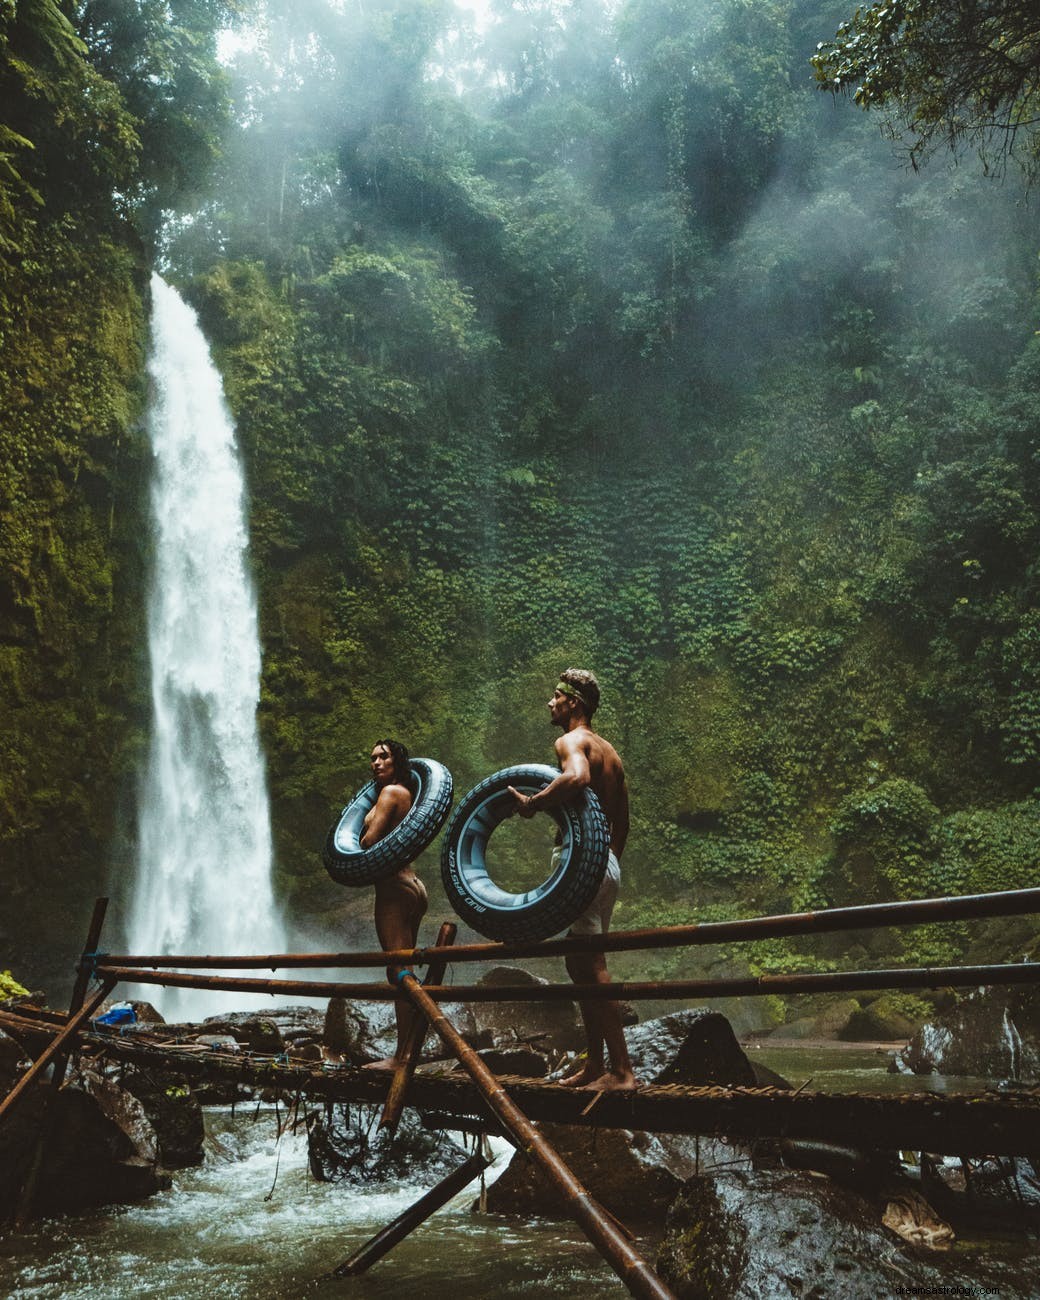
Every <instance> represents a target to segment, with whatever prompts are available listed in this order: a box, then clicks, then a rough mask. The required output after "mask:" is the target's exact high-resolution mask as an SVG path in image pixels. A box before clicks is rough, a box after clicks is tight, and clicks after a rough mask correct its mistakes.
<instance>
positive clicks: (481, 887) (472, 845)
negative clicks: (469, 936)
mask: <svg viewBox="0 0 1040 1300" xmlns="http://www.w3.org/2000/svg"><path fill="white" fill-rule="evenodd" d="M558 775H559V771H558V769H557V768H554V767H549V766H548V765H547V764H544V763H523V764H519V765H518V766H516V767H507V768H503V769H502V770H501V771H500V772H495V773H493V774H492V775H491V776H489V777H487V778H486V779H485V780H483V781H481V782H480V784H479V785H475V786H474V787H473V789H472V790H470V791H469V793H468V794H467V795H466V796H465V798H463V799H462V800H461V802H460V803H459V806H458V808H457V809H456V810H455V815H454V816H453V817H452V819H451V821H450V823H449V824H448V830H447V833H446V835H445V838H444V846H443V848H442V850H441V879H442V880H443V882H444V888H445V890H446V892H447V895H448V901H449V902H450V903H451V905H452V907H454V909H455V911H456V912H457V913H458V915H459V916H460V917H461V918H462V920H464V921H465V922H466V923H467V925H470V926H471V927H472V928H473V929H474V930H476V932H477V933H478V934H480V935H483V936H484V938H485V939H496V940H498V941H500V942H503V943H518V942H523V941H526V940H534V941H536V940H539V939H547V938H549V936H550V935H553V934H559V933H560V931H562V930H566V929H567V927H568V926H569V925H571V924H573V922H575V921H576V920H577V919H578V917H579V916H581V914H582V913H583V912H584V911H585V910H586V909H587V908H588V907H589V905H590V904H591V903H592V901H593V899H594V898H595V897H596V894H597V893H598V892H599V888H600V885H601V884H602V883H603V876H604V874H605V872H606V869H607V856H608V853H609V851H610V828H609V826H608V825H607V819H606V817H605V816H604V815H603V810H602V808H601V807H600V804H599V800H598V799H597V798H596V795H595V794H594V793H593V791H592V790H589V789H587V788H586V789H585V790H583V791H582V792H581V795H580V796H579V797H578V798H577V799H575V800H574V801H573V802H571V803H568V804H563V805H560V806H559V807H556V808H551V809H547V810H546V811H547V813H548V815H549V816H550V817H552V819H553V820H554V821H555V822H556V825H557V828H558V829H559V832H560V854H559V858H558V861H557V862H556V863H555V865H553V866H552V867H551V868H550V869H549V871H548V874H547V875H546V878H545V879H544V880H543V881H542V882H541V884H539V885H536V886H535V887H534V888H533V889H527V890H524V891H523V892H522V893H510V892H509V891H508V890H505V889H502V888H501V887H500V886H499V885H497V884H495V882H494V881H493V880H492V879H491V876H490V873H489V871H488V866H487V847H488V841H489V840H490V839H491V836H492V833H493V832H494V830H495V829H496V827H498V826H500V825H501V824H502V822H503V821H505V820H506V818H508V817H511V816H513V815H514V814H515V812H516V800H515V799H514V798H513V796H512V795H511V794H510V793H509V788H508V787H509V786H513V787H514V788H515V789H517V790H519V791H521V793H523V794H534V793H536V792H537V791H538V790H543V789H544V788H545V787H546V786H547V785H548V784H549V782H550V781H552V780H553V778H554V777H556V776H558Z"/></svg>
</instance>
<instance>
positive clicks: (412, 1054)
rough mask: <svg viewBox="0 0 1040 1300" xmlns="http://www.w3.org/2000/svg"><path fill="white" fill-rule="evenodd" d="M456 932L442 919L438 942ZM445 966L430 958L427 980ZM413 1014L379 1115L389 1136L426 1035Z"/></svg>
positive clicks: (433, 980)
mask: <svg viewBox="0 0 1040 1300" xmlns="http://www.w3.org/2000/svg"><path fill="white" fill-rule="evenodd" d="M457 932H458V926H457V925H455V923H454V922H453V921H443V922H442V923H441V928H440V931H439V933H438V935H437V946H438V947H439V948H447V947H449V946H450V945H451V944H452V943H454V941H455V935H456V933H457ZM447 967H448V963H447V961H445V960H443V959H440V960H437V961H433V962H431V963H430V969H429V970H428V971H427V972H426V981H427V982H428V983H430V984H440V982H441V981H442V980H443V979H444V972H445V971H446V970H447ZM412 1014H413V1016H414V1020H413V1022H412V1026H411V1029H410V1031H409V1034H408V1039H407V1042H406V1043H405V1046H404V1053H403V1057H402V1059H401V1060H400V1061H399V1062H398V1064H397V1068H396V1069H395V1070H394V1077H393V1078H392V1079H391V1080H390V1091H389V1092H388V1093H387V1094H386V1101H385V1102H384V1104H383V1113H382V1114H381V1115H380V1117H379V1127H380V1128H381V1129H383V1128H386V1129H389V1130H390V1136H391V1137H393V1136H394V1134H395V1133H396V1132H397V1127H398V1125H399V1124H400V1123H401V1115H402V1113H403V1111H404V1097H405V1093H406V1092H407V1091H408V1085H409V1083H410V1082H411V1080H412V1075H413V1074H414V1073H415V1067H416V1066H417V1065H418V1064H419V1054H420V1053H421V1052H422V1045H423V1042H424V1041H425V1039H426V1030H427V1025H426V1020H425V1018H424V1017H422V1016H419V1015H418V1014H416V1013H415V1012H414V1011H413V1013H412Z"/></svg>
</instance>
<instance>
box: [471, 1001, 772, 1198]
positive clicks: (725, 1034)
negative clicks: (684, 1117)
mask: <svg viewBox="0 0 1040 1300" xmlns="http://www.w3.org/2000/svg"><path fill="white" fill-rule="evenodd" d="M625 1037H626V1040H627V1042H628V1049H629V1054H630V1055H631V1057H632V1066H633V1069H634V1070H635V1073H636V1077H637V1078H638V1079H640V1080H642V1081H643V1082H644V1083H688V1084H692V1085H711V1084H723V1085H732V1086H753V1085H754V1083H755V1073H754V1070H753V1069H752V1067H751V1064H750V1062H749V1061H748V1059H747V1057H746V1056H745V1055H744V1053H743V1051H742V1050H741V1048H740V1044H739V1043H738V1042H737V1040H736V1037H735V1036H734V1033H733V1030H732V1028H731V1026H730V1024H729V1021H728V1020H727V1019H726V1018H725V1016H721V1015H719V1013H718V1012H717V1011H707V1010H705V1009H704V1008H695V1009H693V1010H689V1011H677V1012H674V1013H673V1014H671V1015H667V1016H662V1017H661V1018H660V1019H658V1020H650V1021H647V1022H646V1024H642V1025H638V1026H636V1027H635V1028H634V1029H631V1030H626V1033H625ZM589 1097H590V1100H591V1098H592V1094H589ZM542 1132H543V1133H545V1135H546V1137H547V1138H548V1139H549V1141H550V1142H551V1143H552V1144H553V1146H554V1147H556V1149H557V1151H558V1152H559V1153H560V1155H561V1156H562V1157H563V1159H564V1160H565V1161H566V1162H567V1164H568V1165H570V1167H571V1169H572V1170H573V1171H574V1173H575V1175H576V1177H577V1178H579V1179H580V1180H581V1182H583V1183H584V1184H585V1186H586V1187H587V1188H588V1190H589V1191H590V1192H591V1193H592V1195H593V1196H595V1197H596V1199H597V1200H598V1201H600V1202H601V1203H602V1204H603V1205H605V1206H606V1207H607V1209H608V1210H610V1211H611V1213H613V1214H616V1215H617V1216H618V1218H620V1219H621V1220H622V1221H624V1222H637V1223H638V1222H652V1221H654V1220H657V1221H660V1218H661V1216H662V1215H663V1214H664V1212H665V1210H666V1209H667V1207H668V1205H669V1204H670V1203H671V1201H672V1200H673V1198H674V1197H675V1196H676V1195H677V1194H678V1192H679V1190H680V1188H681V1187H682V1185H683V1182H684V1180H685V1179H686V1178H688V1177H690V1176H691V1175H693V1174H694V1173H697V1172H703V1171H704V1170H706V1169H713V1168H716V1167H718V1166H721V1165H727V1166H729V1165H733V1164H737V1165H742V1166H745V1167H747V1168H750V1167H751V1157H750V1154H749V1152H748V1151H747V1149H746V1148H744V1147H742V1146H740V1145H739V1144H736V1143H729V1142H726V1141H724V1140H721V1139H717V1138H696V1137H688V1136H685V1135H682V1134H658V1135H653V1134H649V1133H630V1132H629V1131H628V1130H626V1129H582V1128H576V1127H574V1126H572V1125H551V1124H546V1125H542ZM487 1207H488V1209H489V1210H490V1211H491V1212H492V1213H499V1214H518V1215H524V1216H530V1215H541V1216H543V1217H544V1216H546V1215H548V1216H551V1217H561V1218H562V1217H565V1216H566V1213H567V1211H566V1209H565V1206H564V1203H563V1202H562V1200H561V1199H560V1198H559V1195H558V1194H557V1193H556V1191H555V1189H554V1188H553V1187H552V1186H551V1184H550V1183H549V1182H548V1180H547V1179H546V1178H545V1177H544V1176H543V1175H542V1174H541V1172H540V1171H539V1169H538V1168H537V1166H535V1165H534V1164H533V1163H531V1162H530V1161H528V1160H527V1159H526V1158H525V1157H523V1156H521V1155H519V1154H517V1155H515V1156H513V1158H512V1160H511V1161H510V1162H509V1165H508V1166H507V1168H506V1170H505V1172H504V1173H503V1174H502V1176H501V1177H500V1178H499V1179H498V1180H497V1182H495V1183H493V1184H492V1185H491V1187H489V1188H488V1191H487Z"/></svg>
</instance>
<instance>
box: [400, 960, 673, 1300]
mask: <svg viewBox="0 0 1040 1300" xmlns="http://www.w3.org/2000/svg"><path fill="white" fill-rule="evenodd" d="M399 983H400V985H401V988H402V989H403V990H404V991H405V993H406V994H407V995H408V997H409V998H410V999H411V1000H412V1002H413V1003H414V1005H415V1006H416V1007H417V1008H418V1009H419V1010H420V1011H421V1012H422V1013H423V1015H424V1016H425V1017H426V1018H427V1020H429V1022H430V1024H431V1025H432V1026H433V1028H434V1029H435V1030H436V1031H437V1035H438V1037H439V1038H440V1040H441V1042H442V1043H443V1044H444V1045H445V1047H447V1048H448V1050H449V1051H451V1052H454V1053H455V1055H456V1057H458V1060H459V1064H460V1065H461V1066H462V1067H463V1069H464V1070H465V1071H466V1073H467V1074H468V1075H469V1076H470V1078H471V1079H472V1080H473V1082H474V1083H475V1084H476V1086H477V1088H478V1090H479V1091H480V1094H481V1096H482V1097H483V1098H484V1100H485V1101H486V1102H487V1104H488V1105H489V1106H490V1107H491V1110H492V1111H493V1112H494V1114H495V1115H496V1116H497V1117H498V1119H499V1120H500V1121H501V1123H502V1125H503V1127H504V1128H505V1129H506V1131H507V1132H508V1133H509V1135H510V1138H511V1140H512V1141H513V1142H514V1144H515V1145H516V1147H517V1150H519V1151H523V1152H524V1153H525V1154H526V1155H527V1156H529V1157H530V1158H531V1159H532V1160H534V1161H535V1163H536V1164H538V1165H540V1166H541V1168H542V1170H543V1171H544V1172H545V1174H546V1175H547V1177H548V1178H549V1180H550V1182H551V1183H552V1184H553V1185H554V1187H555V1188H556V1190H557V1192H559V1194H560V1195H561V1196H562V1198H563V1200H564V1203H565V1204H566V1205H567V1208H568V1209H569V1210H570V1213H571V1215H572V1216H573V1218H574V1219H575V1221H576V1222H577V1223H578V1224H579V1225H580V1227H581V1228H582V1229H583V1231H584V1232H585V1235H586V1236H587V1237H588V1238H589V1240H590V1241H591V1242H592V1244H593V1245H594V1246H595V1247H596V1249H597V1250H598V1251H599V1253H600V1254H601V1255H602V1256H603V1258H604V1259H605V1260H606V1261H607V1262H608V1263H609V1264H610V1266H611V1268H612V1269H613V1270H614V1272H615V1273H616V1274H617V1275H618V1277H619V1278H621V1280H622V1282H624V1284H625V1286H626V1287H627V1288H628V1290H629V1291H630V1292H631V1294H632V1295H634V1296H638V1297H641V1300H675V1296H674V1293H673V1292H671V1291H670V1290H669V1289H668V1288H667V1287H666V1286H665V1284H664V1283H663V1282H662V1281H661V1279H660V1278H659V1277H658V1276H657V1274H656V1273H655V1272H654V1271H653V1269H652V1268H651V1267H650V1265H649V1264H648V1263H647V1262H646V1260H645V1259H644V1258H643V1257H642V1255H640V1253H639V1252H638V1251H637V1250H636V1249H635V1247H634V1246H633V1245H632V1243H631V1242H630V1241H628V1240H627V1238H626V1236H625V1234H624V1233H623V1232H621V1231H620V1230H619V1229H618V1227H617V1225H616V1223H615V1222H614V1220H613V1217H612V1216H610V1215H608V1214H606V1213H605V1211H604V1210H603V1208H602V1207H601V1206H600V1205H599V1204H598V1203H597V1202H596V1201H595V1200H594V1199H593V1197H592V1196H591V1195H590V1194H589V1192H588V1191H587V1190H586V1188H585V1187H584V1186H583V1184H582V1183H580V1182H579V1181H578V1179H577V1178H575V1176H574V1174H573V1173H572V1172H571V1170H570V1168H569V1167H568V1166H567V1165H566V1164H565V1163H564V1161H563V1160H561V1159H560V1157H559V1155H558V1154H557V1153H556V1151H555V1149H554V1148H553V1147H552V1145H551V1144H550V1143H549V1142H547V1141H546V1139H545V1138H544V1137H542V1135H541V1133H539V1131H538V1130H537V1128H535V1126H534V1125H533V1124H532V1123H531V1121H530V1120H529V1119H528V1118H527V1116H526V1115H525V1114H524V1113H523V1111H522V1110H520V1108H519V1107H518V1106H516V1105H515V1104H514V1103H513V1101H511V1100H510V1098H509V1096H508V1095H507V1094H506V1092H505V1089H504V1088H503V1087H502V1085H501V1084H500V1083H499V1081H498V1079H496V1078H495V1076H494V1074H492V1072H491V1071H490V1070H489V1069H488V1067H487V1066H486V1065H485V1064H484V1062H483V1061H482V1060H481V1059H480V1057H479V1056H478V1055H477V1053H476V1052H475V1051H474V1050H473V1048H472V1047H470V1046H469V1044H468V1043H467V1042H466V1040H465V1039H464V1038H463V1037H462V1035H461V1034H460V1033H459V1032H458V1030H457V1029H455V1027H454V1026H453V1025H452V1024H451V1023H450V1021H449V1020H448V1019H447V1017H446V1016H445V1015H444V1013H443V1012H442V1011H441V1010H440V1008H439V1007H438V1006H437V1004H436V1003H435V1002H434V1001H433V1000H432V998H430V996H429V994H428V993H427V992H426V990H425V989H424V988H423V987H422V985H421V984H420V983H419V981H418V980H417V979H416V978H415V976H414V975H412V974H411V973H410V972H408V971H404V972H402V974H401V975H400V977H399Z"/></svg>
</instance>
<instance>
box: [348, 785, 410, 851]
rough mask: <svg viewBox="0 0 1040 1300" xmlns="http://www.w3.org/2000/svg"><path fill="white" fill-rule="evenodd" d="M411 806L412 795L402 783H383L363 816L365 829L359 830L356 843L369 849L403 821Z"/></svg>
mask: <svg viewBox="0 0 1040 1300" xmlns="http://www.w3.org/2000/svg"><path fill="white" fill-rule="evenodd" d="M411 806H412V796H411V795H410V794H409V792H408V790H407V789H406V788H405V786H403V785H384V786H383V788H382V790H380V791H379V798H378V799H377V800H376V801H375V804H374V805H373V807H372V811H371V812H370V813H369V814H368V816H367V817H366V818H365V829H364V830H363V831H362V832H361V839H360V840H359V841H358V843H359V844H360V845H361V847H362V848H363V849H370V848H371V847H372V845H373V844H378V843H379V841H380V840H381V839H382V838H383V836H384V835H389V834H390V832H391V831H392V830H393V829H394V827H395V826H399V825H400V823H401V822H403V821H404V818H405V814H406V813H407V812H408V809H409V808H411Z"/></svg>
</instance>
